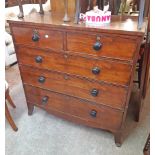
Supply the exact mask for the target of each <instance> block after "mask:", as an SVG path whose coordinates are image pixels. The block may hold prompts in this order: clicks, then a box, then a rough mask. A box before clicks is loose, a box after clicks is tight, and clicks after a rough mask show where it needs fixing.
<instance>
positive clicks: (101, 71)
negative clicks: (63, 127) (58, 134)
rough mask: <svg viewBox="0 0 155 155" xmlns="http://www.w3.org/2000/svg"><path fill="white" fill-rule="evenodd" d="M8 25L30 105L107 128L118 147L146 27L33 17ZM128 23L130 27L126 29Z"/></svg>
mask: <svg viewBox="0 0 155 155" xmlns="http://www.w3.org/2000/svg"><path fill="white" fill-rule="evenodd" d="M8 22H9V24H10V28H11V32H12V35H13V40H14V44H15V49H16V53H17V58H18V63H19V68H20V73H21V77H22V82H23V86H24V91H25V96H26V100H27V105H28V114H29V115H31V114H32V113H33V109H34V106H37V107H40V108H42V109H44V110H46V111H47V112H49V113H52V114H54V115H56V116H59V117H62V118H64V119H67V120H70V121H73V122H76V123H80V124H84V125H88V126H90V127H95V128H101V129H105V130H109V131H111V132H112V133H114V137H115V142H116V144H117V145H118V146H120V144H121V143H122V136H121V133H122V129H123V125H124V121H125V118H126V112H127V110H128V104H129V99H130V94H131V89H132V83H133V74H134V70H135V66H136V61H137V59H138V51H139V48H140V44H141V41H142V39H143V36H144V32H145V26H144V28H143V29H142V30H137V19H135V17H130V19H128V18H127V17H124V18H123V17H122V18H120V17H117V16H114V17H112V22H111V24H110V25H108V26H105V27H100V28H93V27H88V26H86V25H84V24H81V25H75V24H74V23H73V22H70V23H67V24H65V23H63V22H62V17H61V16H56V15H53V16H52V15H51V14H50V13H45V15H44V16H41V15H40V14H38V13H32V14H30V15H29V16H25V17H24V19H22V20H18V19H13V20H9V21H8ZM128 24H129V25H130V27H129V26H128Z"/></svg>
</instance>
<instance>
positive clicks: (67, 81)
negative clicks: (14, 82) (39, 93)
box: [20, 66, 127, 109]
mask: <svg viewBox="0 0 155 155" xmlns="http://www.w3.org/2000/svg"><path fill="white" fill-rule="evenodd" d="M20 71H21V75H22V79H23V82H24V83H26V84H29V85H33V86H35V87H41V88H44V89H48V90H53V91H56V92H60V93H63V94H67V95H71V96H75V97H79V98H83V99H86V100H89V101H92V102H96V103H98V104H103V105H107V106H110V107H113V108H118V109H123V108H124V105H125V100H126V95H127V89H125V88H122V87H117V86H112V85H107V84H104V83H99V82H94V81H90V80H86V79H84V78H77V77H75V76H70V75H67V74H62V73H58V72H54V71H45V70H40V69H35V68H32V67H31V68H30V67H26V66H20Z"/></svg>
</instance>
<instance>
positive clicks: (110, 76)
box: [16, 47, 131, 86]
mask: <svg viewBox="0 0 155 155" xmlns="http://www.w3.org/2000/svg"><path fill="white" fill-rule="evenodd" d="M16 52H17V53H18V60H19V63H20V64H26V65H31V66H35V67H37V68H43V69H48V70H54V71H57V70H58V71H61V72H63V73H69V74H72V75H79V76H82V77H88V78H90V79H94V80H98V81H105V82H108V83H113V84H116V85H117V84H119V85H124V86H128V84H129V81H130V74H131V66H130V65H129V64H123V63H119V62H115V61H109V60H102V59H90V58H89V59H88V58H85V57H80V56H77V55H70V54H67V53H61V52H52V51H49V52H48V53H47V51H43V50H39V49H38V50H36V49H32V48H23V47H18V48H17V50H16ZM36 56H41V57H42V59H43V62H42V63H36V62H35V58H36ZM94 67H99V68H100V73H99V74H98V75H95V74H93V73H92V69H93V68H94Z"/></svg>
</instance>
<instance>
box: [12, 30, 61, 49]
mask: <svg viewBox="0 0 155 155" xmlns="http://www.w3.org/2000/svg"><path fill="white" fill-rule="evenodd" d="M12 32H13V34H14V39H15V43H16V44H25V45H29V46H34V47H40V48H49V49H55V50H62V49H63V34H62V32H59V31H54V30H47V29H37V28H30V27H12Z"/></svg>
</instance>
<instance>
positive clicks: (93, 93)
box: [91, 89, 99, 97]
mask: <svg viewBox="0 0 155 155" xmlns="http://www.w3.org/2000/svg"><path fill="white" fill-rule="evenodd" d="M98 93H99V90H97V89H92V91H91V95H92V96H94V97H96V96H97V95H98Z"/></svg>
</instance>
